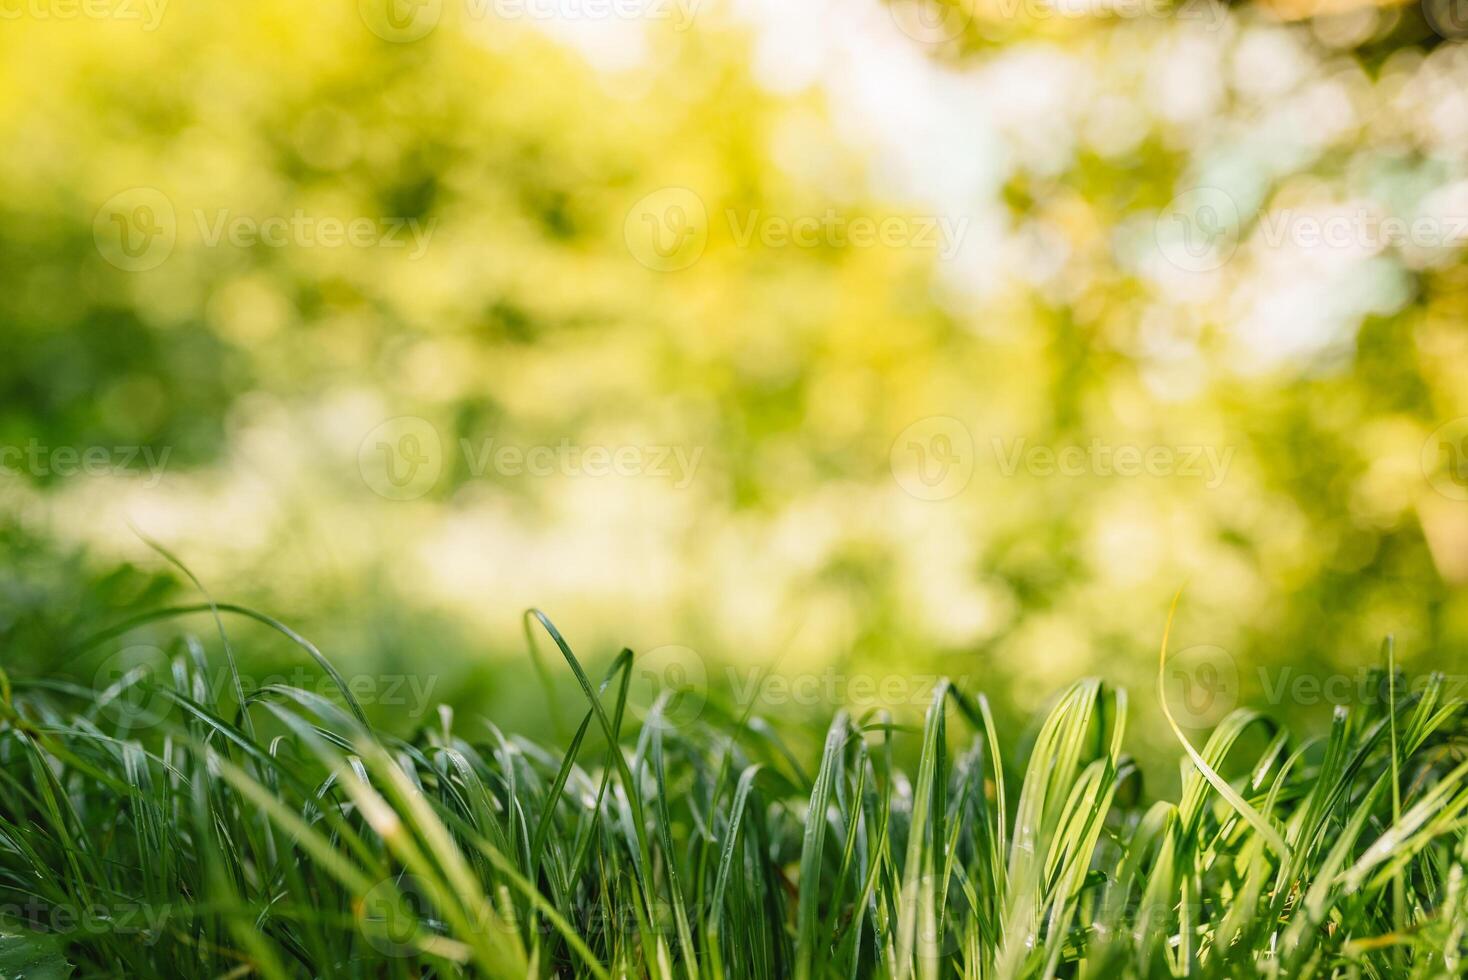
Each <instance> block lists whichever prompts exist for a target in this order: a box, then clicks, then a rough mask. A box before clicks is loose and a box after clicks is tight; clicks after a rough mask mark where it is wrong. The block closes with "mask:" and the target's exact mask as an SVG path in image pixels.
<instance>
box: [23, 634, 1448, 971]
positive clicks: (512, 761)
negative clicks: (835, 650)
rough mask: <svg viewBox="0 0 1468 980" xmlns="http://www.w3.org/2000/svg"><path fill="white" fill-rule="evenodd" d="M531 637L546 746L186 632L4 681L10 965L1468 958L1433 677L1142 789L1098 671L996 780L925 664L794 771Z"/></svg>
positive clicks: (967, 722)
mask: <svg viewBox="0 0 1468 980" xmlns="http://www.w3.org/2000/svg"><path fill="white" fill-rule="evenodd" d="M220 608H221V609H222V610H223V611H231V612H241V610H233V609H228V608H227V607H220ZM219 611H220V610H216V616H217V614H218V612H219ZM251 615H253V614H251ZM536 615H537V616H538V614H536ZM256 618H257V619H260V620H262V621H266V622H270V621H268V620H266V619H265V618H264V617H259V616H256ZM539 622H540V624H541V625H543V626H544V627H545V629H546V630H548V631H549V633H550V635H551V637H552V638H553V639H554V640H555V642H556V644H557V645H558V646H559V648H560V652H561V653H562V654H563V655H564V658H565V660H566V662H567V664H568V665H569V666H570V668H571V670H572V671H573V672H574V674H575V676H576V679H577V681H578V683H579V685H580V687H581V689H582V691H583V693H584V695H585V700H584V702H583V704H582V707H581V711H583V712H584V715H582V717H581V719H580V724H579V726H578V727H577V728H576V730H575V734H574V736H573V737H572V738H571V739H570V740H569V745H568V746H567V747H565V748H564V749H557V750H551V749H548V748H545V747H542V746H540V745H536V744H534V743H532V742H529V741H526V740H524V739H520V738H517V737H515V736H513V735H509V734H506V733H503V732H501V731H500V730H498V729H497V728H496V727H495V726H494V725H492V724H488V723H485V722H483V721H480V720H473V721H469V720H465V719H457V718H455V717H454V716H453V715H452V713H450V712H449V711H447V710H441V711H440V712H439V713H438V714H437V715H436V716H434V717H433V720H432V722H431V723H430V724H428V725H427V726H426V727H424V728H423V729H422V730H421V731H419V732H418V733H417V734H416V735H415V736H414V737H413V738H412V739H410V740H403V739H400V738H397V737H392V736H389V735H388V734H386V733H383V732H381V731H376V730H374V729H373V728H371V727H370V726H369V725H368V724H367V722H366V720H365V715H364V714H363V712H362V710H361V708H360V706H359V705H358V704H357V702H356V701H355V700H354V699H353V697H352V695H351V692H350V685H349V684H346V683H345V682H344V679H343V678H341V677H340V676H339V675H338V674H337V673H336V672H335V671H333V670H332V668H331V667H330V665H329V663H327V662H326V661H325V659H324V658H322V657H321V656H320V654H318V653H317V652H316V651H315V649H314V648H313V647H311V646H310V645H309V644H308V643H306V642H305V641H304V640H300V638H298V637H294V636H293V635H292V636H293V639H296V640H297V641H298V642H299V643H300V645H301V647H302V649H304V650H305V651H306V652H308V653H309V654H310V655H311V656H313V657H315V658H316V659H317V663H318V664H319V666H320V668H321V669H322V670H324V671H325V672H326V674H327V675H328V676H329V677H330V678H332V680H333V681H334V682H337V683H339V684H341V687H340V691H339V693H338V694H337V695H336V696H334V697H323V696H321V695H320V694H319V693H317V692H313V691H308V690H304V689H302V688H299V687H286V686H264V687H261V688H259V689H255V690H250V689H246V687H245V685H244V684H243V683H241V682H240V681H239V675H238V674H237V673H234V672H233V658H232V655H231V654H230V653H229V647H228V643H227V642H226V643H224V644H223V656H224V661H225V663H226V664H227V669H228V671H229V676H230V677H231V678H233V679H234V683H233V684H232V685H230V687H231V690H230V691H229V692H228V694H227V695H226V696H221V697H215V696H214V695H212V694H210V693H209V691H210V689H209V684H208V683H207V682H206V680H205V678H207V677H208V676H210V671H209V664H208V663H207V662H206V657H205V654H204V652H203V648H202V646H201V645H200V644H199V643H198V642H196V641H187V640H186V641H183V642H181V643H180V646H179V648H178V652H177V656H176V657H175V659H174V662H173V663H172V665H171V672H169V673H168V674H167V675H166V676H163V677H159V676H152V677H149V676H148V675H147V674H146V672H136V673H133V674H129V675H127V676H124V677H123V678H122V679H121V680H119V681H117V682H116V683H113V684H110V685H109V686H107V687H106V689H105V690H102V691H94V690H90V689H86V688H82V687H77V686H72V685H68V684H66V683H62V682H59V681H44V680H43V681H31V682H26V683H21V682H19V681H17V682H16V683H15V684H14V686H13V689H12V687H11V685H9V684H8V683H5V684H3V685H0V976H4V977H7V978H10V977H26V978H30V980H41V978H65V977H69V976H75V977H100V976H126V977H150V978H151V977H183V978H194V977H198V978H206V977H207V978H220V977H225V978H228V977H253V976H262V977H271V978H285V977H292V978H294V977H323V978H329V977H401V978H407V977H466V976H474V977H479V976H484V977H516V978H519V977H526V976H537V977H548V976H571V975H581V976H586V975H591V976H597V977H612V976H633V977H641V976H649V977H669V978H683V977H703V976H707V977H752V976H759V977H788V976H794V977H800V978H804V977H815V976H820V977H826V976H842V977H868V976H883V977H887V976H891V977H909V976H916V977H937V976H945V977H946V976H964V977H1020V976H1026V977H1028V976H1067V977H1080V976H1086V977H1113V976H1157V977H1166V976H1252V975H1270V976H1281V977H1318V976H1341V977H1386V976H1419V977H1430V976H1441V975H1457V974H1459V973H1461V972H1462V969H1463V967H1462V965H1461V956H1462V953H1463V949H1464V939H1465V927H1468V889H1465V881H1464V873H1465V863H1468V823H1465V817H1464V811H1465V807H1468V784H1465V775H1468V765H1465V764H1464V763H1462V762H1461V760H1462V758H1463V755H1464V752H1463V749H1464V735H1465V729H1464V720H1463V712H1462V711H1461V710H1460V709H1461V708H1462V705H1461V703H1459V702H1456V701H1453V700H1450V699H1448V698H1447V697H1446V694H1445V691H1444V686H1443V684H1442V683H1441V681H1440V679H1435V678H1434V679H1429V680H1428V681H1427V682H1426V683H1423V684H1414V685H1412V686H1411V689H1410V691H1409V690H1408V689H1407V687H1406V685H1404V684H1401V683H1400V682H1399V681H1398V680H1397V678H1396V677H1395V675H1394V674H1384V675H1383V677H1384V680H1385V685H1386V689H1387V691H1388V696H1387V697H1384V698H1381V699H1378V700H1377V702H1376V703H1373V704H1367V705H1362V706H1359V707H1358V708H1355V709H1353V710H1351V711H1345V710H1342V711H1339V712H1338V713H1337V715H1336V717H1335V719H1334V722H1333V724H1332V726H1331V727H1330V729H1329V731H1328V732H1327V733H1326V734H1324V735H1323V736H1322V737H1320V738H1317V739H1312V740H1307V741H1303V742H1297V741H1296V740H1295V739H1294V737H1293V736H1292V735H1291V734H1290V733H1289V732H1288V731H1287V730H1285V729H1284V728H1282V727H1280V726H1279V725H1278V724H1277V723H1276V722H1275V721H1273V720H1271V719H1269V718H1266V717H1263V716H1261V715H1259V714H1256V713H1253V712H1250V711H1237V712H1235V713H1233V714H1232V715H1230V716H1229V717H1227V718H1226V719H1225V720H1224V721H1223V722H1222V723H1221V724H1220V725H1219V726H1218V728H1217V729H1216V730H1215V731H1214V732H1213V734H1212V736H1211V738H1209V739H1208V741H1207V743H1206V744H1205V745H1204V746H1202V747H1201V748H1199V749H1194V748H1193V747H1192V746H1191V745H1188V744H1187V743H1186V741H1185V740H1184V741H1182V742H1181V744H1180V747H1181V748H1182V749H1183V757H1182V768H1183V779H1182V790H1181V793H1180V795H1179V797H1178V799H1176V800H1157V801H1154V802H1150V803H1149V802H1146V801H1145V800H1144V799H1143V798H1142V792H1141V777H1140V774H1139V773H1138V770H1137V768H1136V766H1135V765H1134V764H1133V763H1132V762H1131V761H1130V759H1129V757H1128V756H1127V755H1126V753H1125V749H1124V746H1125V742H1126V740H1125V738H1124V725H1125V719H1126V713H1127V711H1126V709H1127V702H1126V696H1125V694H1124V693H1123V692H1121V691H1116V690H1111V689H1109V688H1106V687H1105V686H1103V685H1102V684H1100V683H1099V682H1097V681H1094V680H1088V681H1082V682H1080V683H1077V684H1075V685H1074V686H1072V687H1071V688H1069V689H1068V690H1066V691H1064V692H1063V693H1062V694H1060V695H1059V697H1058V699H1057V700H1056V702H1055V704H1054V707H1053V709H1052V710H1051V711H1050V712H1049V715H1048V716H1047V717H1046V718H1045V719H1044V721H1043V723H1042V724H1040V726H1039V727H1038V729H1037V734H1036V735H1035V738H1034V740H1033V745H1032V746H1031V748H1030V749H1029V752H1028V757H1027V759H1024V760H1020V759H1013V758H1011V759H1008V760H1007V762H1008V765H1009V771H1010V772H1011V773H1020V774H1022V776H1021V777H1019V778H1011V779H1009V780H1006V779H1005V775H1004V773H1005V771H1006V767H1005V765H1004V764H1001V761H1000V760H1001V759H1004V758H1005V757H1003V756H1002V755H1001V752H1003V751H1006V750H1007V749H1009V748H1012V747H1007V746H1006V745H1005V744H1004V743H1005V742H1007V741H1009V739H1008V738H1001V737H1000V734H999V733H998V732H996V731H995V727H994V724H993V722H992V719H991V716H990V713H989V709H988V706H987V704H986V703H985V701H984V700H983V698H982V697H980V696H976V695H973V694H971V693H968V692H964V691H960V690H957V689H956V688H954V687H951V686H948V685H946V684H943V685H940V686H939V688H938V690H937V691H936V692H935V696H934V699H933V702H932V704H931V707H929V709H928V710H927V714H926V721H925V723H924V724H923V726H922V727H921V729H903V728H900V727H899V726H897V725H894V724H893V723H892V720H891V719H890V718H888V717H886V716H885V714H884V713H882V712H871V713H868V714H865V715H862V716H859V717H853V716H851V715H850V714H848V713H846V712H845V711H840V710H837V711H836V712H835V718H834V720H833V721H832V722H831V725H830V729H829V733H828V735H827V737H826V739H825V744H824V749H823V751H822V752H821V755H820V757H819V759H801V758H799V757H798V753H795V752H792V751H791V750H790V748H789V747H788V746H787V745H786V744H785V743H784V742H783V741H782V740H781V738H780V736H779V734H778V733H777V732H776V730H775V728H774V727H773V726H772V725H771V724H770V723H769V722H768V721H767V720H765V719H762V718H759V717H757V716H753V715H750V714H748V713H746V714H745V715H744V716H742V717H736V716H733V715H731V714H723V713H721V712H719V711H717V710H710V711H705V712H704V714H703V716H702V717H701V719H700V721H699V722H698V723H696V724H689V725H672V724H670V723H669V718H670V712H669V710H668V709H669V706H670V704H671V703H672V701H671V699H673V698H676V697H677V693H676V692H666V693H665V694H664V695H663V696H662V697H660V698H659V699H658V700H657V701H656V703H655V704H654V705H653V706H652V708H651V710H650V711H647V712H645V713H641V714H638V716H637V717H634V714H635V713H634V712H633V711H632V710H631V709H630V708H629V704H628V691H629V684H630V679H631V677H632V668H633V663H634V658H633V656H632V654H631V653H630V652H628V651H624V652H623V653H622V654H621V655H620V656H618V657H617V658H616V660H615V662H614V663H613V665H612V667H611V669H610V670H609V671H608V672H607V673H606V675H605V676H604V677H602V678H599V679H593V678H591V677H588V676H587V675H586V673H585V672H584V671H583V669H582V666H581V664H580V663H579V662H578V661H577V659H576V657H575V656H573V654H572V652H571V650H570V649H569V647H568V646H567V645H566V643H565V642H564V641H563V639H562V638H561V636H560V635H559V634H558V633H557V632H556V631H555V629H554V628H553V627H552V626H551V625H550V623H549V622H548V621H546V620H545V619H544V617H539ZM271 625H275V626H277V627H278V626H279V624H273V623H271ZM279 628H280V629H282V630H284V628H283V627H279ZM118 632H119V631H112V634H111V635H116V634H117V633H118ZM220 632H221V639H222V638H223V630H222V629H221V631H220ZM287 632H288V631H287ZM0 680H3V675H0ZM123 703H126V704H131V705H134V706H136V705H138V704H145V705H148V706H150V707H151V710H153V711H154V712H155V715H154V717H151V718H150V722H152V723H151V724H149V725H148V726H146V727H145V728H140V727H138V726H137V724H136V715H135V714H134V713H131V712H118V711H116V710H114V709H115V708H116V706H117V705H119V704H123ZM130 719H131V720H130ZM1174 727H1175V726H1174ZM1178 736H1179V738H1180V739H1181V737H1182V733H1181V732H1180V731H1179V732H1178ZM1250 746H1252V748H1248V747H1250ZM1260 746H1262V751H1261V750H1260V749H1259V747H1260ZM1246 749H1247V752H1246ZM1256 753H1257V755H1256ZM1246 754H1247V755H1248V756H1249V757H1248V758H1239V756H1243V755H1246ZM898 759H915V760H916V763H915V765H913V766H909V767H906V768H904V767H902V766H901V765H899V763H898V762H897V761H896V760H898ZM1228 773H1239V774H1240V775H1238V776H1235V777H1233V778H1228V777H1226V776H1225V775H1224V774H1228Z"/></svg>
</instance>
